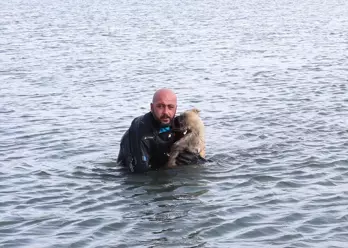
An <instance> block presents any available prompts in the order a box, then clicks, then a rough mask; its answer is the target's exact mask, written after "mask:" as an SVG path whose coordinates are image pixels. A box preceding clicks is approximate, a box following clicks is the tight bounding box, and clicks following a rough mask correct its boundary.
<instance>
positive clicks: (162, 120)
mask: <svg viewBox="0 0 348 248" xmlns="http://www.w3.org/2000/svg"><path fill="white" fill-rule="evenodd" d="M170 122H171V120H170V119H169V118H168V119H161V124H164V125H168V124H170Z"/></svg>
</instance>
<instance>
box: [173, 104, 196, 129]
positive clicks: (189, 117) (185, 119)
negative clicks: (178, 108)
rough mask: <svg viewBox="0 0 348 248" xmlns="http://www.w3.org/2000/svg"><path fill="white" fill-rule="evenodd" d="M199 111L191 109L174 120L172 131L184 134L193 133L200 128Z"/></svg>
mask: <svg viewBox="0 0 348 248" xmlns="http://www.w3.org/2000/svg"><path fill="white" fill-rule="evenodd" d="M199 112H200V111H199V110H198V109H196V108H193V109H191V110H187V111H185V112H184V113H182V114H180V115H179V116H177V117H175V118H174V121H173V127H172V129H173V131H174V132H179V133H185V132H187V131H194V130H197V129H198V128H200V127H201V123H202V121H201V119H200V117H199Z"/></svg>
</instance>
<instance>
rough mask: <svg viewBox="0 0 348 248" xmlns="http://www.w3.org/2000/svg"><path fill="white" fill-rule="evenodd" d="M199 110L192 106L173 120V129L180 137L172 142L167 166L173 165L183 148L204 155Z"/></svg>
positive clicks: (202, 131) (202, 125)
mask: <svg viewBox="0 0 348 248" xmlns="http://www.w3.org/2000/svg"><path fill="white" fill-rule="evenodd" d="M199 112H200V111H199V110H198V109H196V108H194V109H191V110H188V111H185V112H184V113H182V114H181V115H180V116H179V118H177V119H176V120H175V122H176V123H175V122H174V125H173V130H174V132H177V133H179V135H181V136H182V137H181V138H180V139H179V140H178V141H176V142H175V143H174V144H173V146H172V148H171V151H170V154H169V161H168V164H167V167H169V168H171V167H175V166H176V158H177V157H178V155H179V154H180V153H181V152H183V151H184V150H187V151H189V152H192V153H199V155H200V156H201V157H202V158H204V157H205V131H204V124H203V122H202V120H201V118H200V117H199Z"/></svg>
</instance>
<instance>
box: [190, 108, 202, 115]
mask: <svg viewBox="0 0 348 248" xmlns="http://www.w3.org/2000/svg"><path fill="white" fill-rule="evenodd" d="M191 111H192V112H194V113H196V114H198V113H199V112H201V111H200V110H199V109H196V108H193V109H192V110H191Z"/></svg>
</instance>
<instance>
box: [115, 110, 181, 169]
mask: <svg viewBox="0 0 348 248" xmlns="http://www.w3.org/2000/svg"><path fill="white" fill-rule="evenodd" d="M175 141H176V140H175V134H174V133H173V131H172V130H171V127H170V126H163V125H161V123H160V122H158V121H157V120H156V119H155V118H154V117H153V115H152V113H151V112H149V113H147V114H145V115H143V116H140V117H137V118H135V119H134V120H133V121H132V124H131V126H130V128H129V129H128V130H127V131H126V133H125V134H124V135H123V137H122V139H121V145H120V152H119V155H118V158H117V162H118V163H119V164H121V165H123V166H125V167H128V168H129V169H130V171H131V172H146V171H148V170H150V169H158V168H160V167H164V166H165V164H166V163H167V162H168V153H169V152H170V148H171V146H172V145H173V143H174V142H175Z"/></svg>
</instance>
